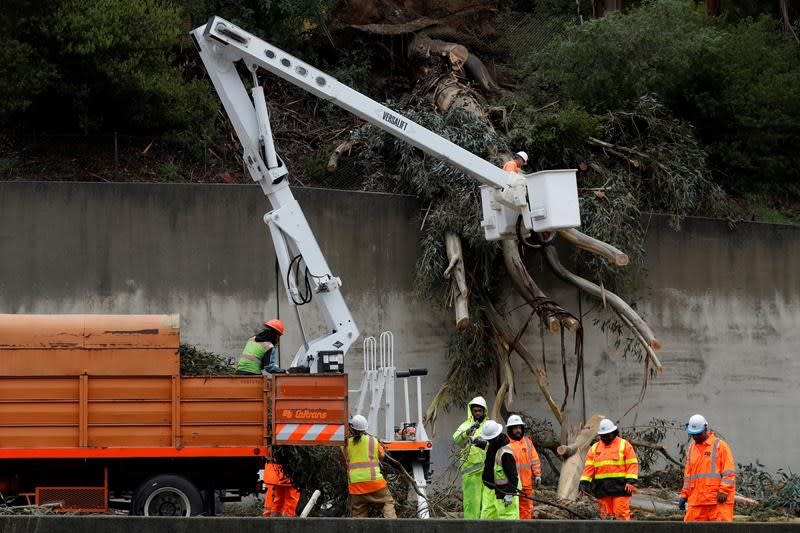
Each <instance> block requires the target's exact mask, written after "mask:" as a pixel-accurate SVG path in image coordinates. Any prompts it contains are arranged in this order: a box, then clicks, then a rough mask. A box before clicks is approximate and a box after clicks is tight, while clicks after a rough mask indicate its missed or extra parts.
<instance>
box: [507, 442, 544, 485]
mask: <svg viewBox="0 0 800 533" xmlns="http://www.w3.org/2000/svg"><path fill="white" fill-rule="evenodd" d="M508 445H509V446H511V449H512V450H513V451H514V459H515V460H516V461H517V472H518V473H519V481H520V483H521V484H522V488H525V489H530V488H532V487H533V477H534V476H541V475H542V465H541V463H540V462H539V454H538V453H536V447H535V446H534V445H533V442H531V439H530V438H529V437H527V436H523V437H522V438H521V439H519V440H514V439H511V441H510V442H509V444H508Z"/></svg>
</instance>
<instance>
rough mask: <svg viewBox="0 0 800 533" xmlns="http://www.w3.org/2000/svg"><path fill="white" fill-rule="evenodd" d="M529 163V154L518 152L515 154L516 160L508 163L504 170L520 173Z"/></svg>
mask: <svg viewBox="0 0 800 533" xmlns="http://www.w3.org/2000/svg"><path fill="white" fill-rule="evenodd" d="M527 163H528V154H526V153H525V152H517V153H516V154H514V158H513V159H512V160H511V161H508V162H506V164H505V165H503V170H505V171H506V172H517V173H518V172H519V169H521V168H522V167H524V166H525V165H526V164H527Z"/></svg>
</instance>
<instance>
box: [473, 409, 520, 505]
mask: <svg viewBox="0 0 800 533" xmlns="http://www.w3.org/2000/svg"><path fill="white" fill-rule="evenodd" d="M481 436H482V437H483V439H484V440H485V441H486V442H487V443H488V444H489V445H488V446H487V447H486V460H485V462H484V464H483V475H482V479H483V484H484V485H485V486H486V487H487V488H489V489H490V491H491V492H490V493H489V495H488V498H487V497H486V495H484V500H483V504H482V506H481V518H500V519H505V520H519V496H518V494H519V492H520V489H521V488H522V486H521V485H520V482H519V474H518V473H517V461H516V459H514V450H512V449H511V446H509V445H508V442H509V439H508V435H506V434H505V433H504V432H503V426H502V425H501V424H499V423H498V422H495V421H494V420H488V421H487V422H486V424H484V426H483V429H482V430H481Z"/></svg>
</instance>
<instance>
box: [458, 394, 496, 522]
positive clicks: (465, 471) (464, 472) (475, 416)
mask: <svg viewBox="0 0 800 533" xmlns="http://www.w3.org/2000/svg"><path fill="white" fill-rule="evenodd" d="M485 423H486V400H484V399H483V396H476V397H475V398H473V399H472V400H471V401H470V402H469V405H467V419H466V420H465V421H464V422H462V424H461V425H460V426H458V429H457V430H456V432H455V433H453V442H455V444H456V446H458V447H459V448H461V455H460V458H459V461H460V463H461V489H462V494H463V495H464V496H463V505H464V518H467V519H477V518H480V517H481V502H482V501H483V495H484V493H485V492H488V489H486V487H484V486H483V483H482V482H481V472H483V463H484V460H485V459H486V452H485V449H486V441H484V440H483V438H482V437H481V429H482V428H483V425H484V424H485Z"/></svg>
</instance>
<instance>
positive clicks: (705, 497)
mask: <svg viewBox="0 0 800 533" xmlns="http://www.w3.org/2000/svg"><path fill="white" fill-rule="evenodd" d="M686 433H688V434H689V435H691V436H692V442H691V443H690V444H689V449H688V450H687V452H686V466H685V467H684V472H683V489H681V495H680V499H679V500H678V508H680V510H681V511H686V514H685V515H684V517H683V521H684V522H733V499H734V496H735V495H736V463H735V462H734V461H733V452H731V448H730V446H728V443H727V442H725V441H724V440H722V439H720V438H719V437H717V436H716V435H714V433H712V432H711V431H709V430H708V422H707V421H706V419H705V418H704V417H703V415H693V416H692V417H691V418H690V419H689V423H688V424H686ZM687 504H688V509H687Z"/></svg>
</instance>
